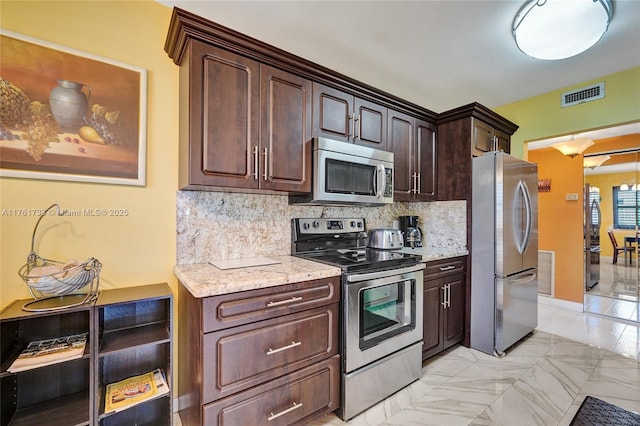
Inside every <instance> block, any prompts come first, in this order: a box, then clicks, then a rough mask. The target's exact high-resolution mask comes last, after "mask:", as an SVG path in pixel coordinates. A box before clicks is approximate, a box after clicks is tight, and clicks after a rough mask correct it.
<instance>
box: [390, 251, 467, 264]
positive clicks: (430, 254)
mask: <svg viewBox="0 0 640 426" xmlns="http://www.w3.org/2000/svg"><path fill="white" fill-rule="evenodd" d="M400 252H401V253H411V254H419V255H420V256H422V261H423V262H431V261H434V260H440V259H448V258H451V257H458V256H466V255H468V254H469V250H467V249H450V248H444V249H443V248H433V247H418V248H410V247H405V248H403V249H402V250H400Z"/></svg>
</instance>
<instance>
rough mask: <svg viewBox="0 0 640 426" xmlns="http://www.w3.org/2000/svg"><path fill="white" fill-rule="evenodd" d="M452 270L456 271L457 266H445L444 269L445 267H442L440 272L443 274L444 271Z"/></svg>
mask: <svg viewBox="0 0 640 426" xmlns="http://www.w3.org/2000/svg"><path fill="white" fill-rule="evenodd" d="M452 269H456V267H455V266H453V265H449V266H444V267H443V266H441V267H440V271H442V272H444V271H450V270H452Z"/></svg>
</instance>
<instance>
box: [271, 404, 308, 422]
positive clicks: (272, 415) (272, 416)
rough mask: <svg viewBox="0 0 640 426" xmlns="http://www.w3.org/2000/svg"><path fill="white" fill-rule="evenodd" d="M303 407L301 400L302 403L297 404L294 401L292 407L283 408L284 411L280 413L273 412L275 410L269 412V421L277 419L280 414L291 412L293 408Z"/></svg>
mask: <svg viewBox="0 0 640 426" xmlns="http://www.w3.org/2000/svg"><path fill="white" fill-rule="evenodd" d="M301 407H302V402H301V403H300V404H296V403H295V402H294V403H293V405H292V406H291V407H289V408H287V409H286V410H282V411H280V412H279V413H278V414H273V411H272V412H271V413H269V414H270V416H269V417H267V420H268V421H271V420H275V419H277V418H278V417H280V416H284V415H285V414H287V413H290V412H292V411H293V410H297V409H298V408H301Z"/></svg>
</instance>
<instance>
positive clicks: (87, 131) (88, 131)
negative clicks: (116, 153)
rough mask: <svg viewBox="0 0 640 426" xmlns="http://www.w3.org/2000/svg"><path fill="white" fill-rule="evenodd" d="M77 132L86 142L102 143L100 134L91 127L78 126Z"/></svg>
mask: <svg viewBox="0 0 640 426" xmlns="http://www.w3.org/2000/svg"><path fill="white" fill-rule="evenodd" d="M78 134H79V135H80V137H81V138H82V139H84V140H85V141H87V142H93V143H100V144H103V145H104V139H102V136H100V135H99V134H98V132H96V129H94V128H93V127H90V126H82V127H80V131H79V132H78Z"/></svg>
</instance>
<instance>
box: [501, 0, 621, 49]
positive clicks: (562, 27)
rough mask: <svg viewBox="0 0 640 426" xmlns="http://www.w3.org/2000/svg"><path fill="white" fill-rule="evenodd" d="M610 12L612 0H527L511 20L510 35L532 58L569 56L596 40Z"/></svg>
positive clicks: (601, 34) (605, 26)
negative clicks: (511, 29) (511, 34)
mask: <svg viewBox="0 0 640 426" xmlns="http://www.w3.org/2000/svg"><path fill="white" fill-rule="evenodd" d="M612 16H613V6H612V5H611V0H529V1H527V2H526V3H525V4H524V5H523V6H522V7H521V8H520V10H519V11H518V13H517V14H516V17H515V19H514V20H513V38H514V39H515V40H516V44H517V45H518V49H520V50H521V51H522V52H524V53H526V54H527V55H529V56H531V57H532V58H536V59H546V60H557V59H565V58H570V57H572V56H575V55H578V54H580V53H582V52H584V51H585V50H587V49H589V48H590V47H591V46H593V45H594V44H596V43H597V42H598V41H599V40H600V39H601V38H602V36H603V35H604V33H606V32H607V29H608V27H609V22H611V17H612Z"/></svg>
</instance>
